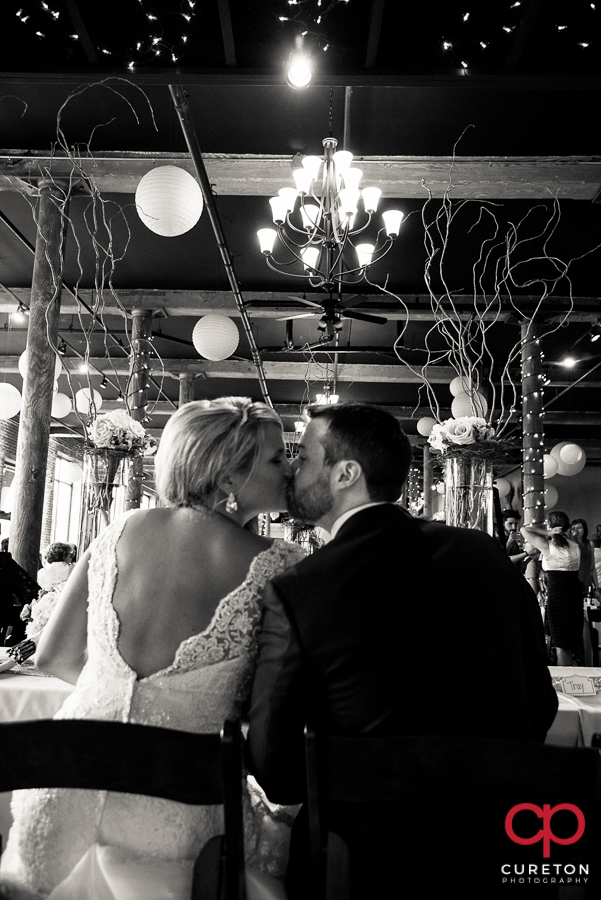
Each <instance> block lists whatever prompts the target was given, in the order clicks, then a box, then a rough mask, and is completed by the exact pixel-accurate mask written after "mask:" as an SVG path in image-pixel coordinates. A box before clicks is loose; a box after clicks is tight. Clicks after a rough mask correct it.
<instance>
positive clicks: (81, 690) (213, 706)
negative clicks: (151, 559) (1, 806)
mask: <svg viewBox="0 0 601 900" xmlns="http://www.w3.org/2000/svg"><path fill="white" fill-rule="evenodd" d="M129 515H131V513H128V514H126V515H125V516H123V517H122V518H120V519H119V520H117V521H116V522H115V523H113V524H112V525H110V526H109V527H108V528H107V529H106V530H105V531H104V532H103V534H102V535H101V537H100V538H99V539H98V541H97V542H96V544H95V547H94V550H93V552H92V555H91V558H90V563H89V569H88V586H89V601H88V604H89V605H88V660H87V662H86V664H85V666H84V668H83V670H82V672H81V675H80V677H79V680H78V682H77V685H76V686H75V689H74V691H73V693H72V694H71V695H70V697H69V698H68V699H67V700H66V702H65V703H64V704H63V706H62V708H61V709H60V710H59V712H58V713H57V715H56V717H55V718H64V719H68V718H77V719H113V720H117V721H120V722H137V723H142V724H147V725H158V726H163V727H166V728H175V729H181V730H184V731H195V732H216V731H219V730H220V729H221V726H222V725H223V722H224V720H225V719H226V718H227V717H228V716H236V715H237V714H238V711H239V708H240V704H241V702H242V701H243V700H244V699H246V697H247V696H248V694H249V691H250V687H251V680H252V675H253V670H254V659H255V654H256V647H257V642H256V635H257V629H258V625H259V616H260V609H259V600H260V597H261V593H262V590H263V587H264V585H265V583H266V582H267V581H268V580H269V579H270V578H272V577H273V576H274V575H277V574H278V573H279V572H281V571H282V570H284V569H286V568H287V567H288V566H290V565H293V564H294V563H295V562H298V561H299V559H300V558H302V556H304V551H303V550H302V549H301V548H300V547H299V546H298V545H296V544H289V543H287V542H285V541H281V540H275V541H274V542H273V544H272V545H271V547H270V548H269V549H267V550H265V551H263V552H262V553H260V554H259V555H258V556H256V557H255V559H254V560H253V562H252V563H251V566H250V568H249V571H248V574H247V576H246V578H245V580H244V582H243V583H242V584H241V585H239V586H238V587H237V588H236V589H235V590H233V591H232V592H231V593H230V594H228V595H227V596H226V597H224V598H223V599H222V600H221V601H220V603H219V604H218V606H217V608H216V610H215V613H214V615H213V619H212V621H211V623H210V624H209V626H208V627H207V628H206V629H205V630H204V631H203V632H201V633H200V634H197V635H194V636H193V637H190V638H188V639H187V640H185V641H183V642H182V643H181V644H180V646H179V648H178V650H177V653H176V655H175V658H174V660H173V662H172V664H171V665H170V666H168V667H167V668H166V669H162V670H161V671H159V672H155V673H154V674H152V675H150V676H148V677H147V678H141V679H138V678H137V675H136V673H135V671H133V669H131V668H130V666H128V664H127V663H126V662H125V660H124V659H123V657H122V656H121V655H120V653H119V651H118V649H117V643H118V637H119V620H118V617H117V614H116V612H115V610H114V608H113V605H112V596H113V592H114V588H115V584H116V579H117V556H116V546H117V542H118V540H119V537H120V535H121V532H122V530H123V528H124V525H125V522H126V521H127V518H128V517H129ZM253 802H254V806H255V812H257V806H258V807H259V808H261V803H260V802H259V803H258V804H257V798H256V795H255V796H254V797H253ZM246 806H247V810H246V816H247V818H248V817H249V816H250V803H248V802H247V803H246ZM12 811H13V817H14V825H13V827H12V829H11V831H10V833H9V838H8V842H7V846H6V850H5V852H4V854H3V855H2V858H1V860H0V891H1V892H3V893H4V894H5V896H6V897H7V898H9V900H42V898H50V897H51V898H52V900H67V898H69V900H71V898H73V900H75V898H77V900H81V898H84V897H90V898H92V897H93V898H94V900H104V898H105V897H106V898H111V900H112V898H115V897H118V898H120V897H121V896H123V897H128V898H131V897H144V900H152V898H161V900H164V898H170V900H171V898H172V900H184V898H186V900H187V898H189V896H190V887H191V879H192V867H193V864H194V859H195V857H196V856H197V854H198V852H199V850H200V848H201V847H202V846H203V844H204V843H205V842H206V841H207V840H209V839H210V838H211V837H213V836H214V835H216V834H219V833H220V832H221V829H222V809H221V807H194V806H187V805H185V804H180V803H175V802H173V801H169V800H161V799H157V798H153V797H141V796H134V795H131V794H117V793H107V792H106V791H79V790H64V789H57V788H53V789H46V790H29V791H16V792H15V793H14V795H13V804H12ZM265 811H266V808H265V807H263V812H265ZM256 821H257V823H258V828H254V829H253V828H249V827H248V822H246V823H245V828H246V832H247V834H246V838H247V845H249V846H247V860H248V857H249V856H250V857H251V859H250V862H251V864H252V865H255V866H256V865H257V859H258V860H259V867H260V868H264V870H267V871H269V869H270V864H269V862H268V861H267V862H266V863H265V865H263V866H261V862H260V856H261V854H262V853H263V854H264V853H265V847H264V846H263V848H262V849H261V844H263V845H264V843H265V840H264V837H265V836H264V835H263V836H261V835H260V834H258V831H260V824H261V814H260V811H259V815H258V816H256ZM275 830H276V831H277V828H276V829H275ZM253 855H254V857H255V859H254V861H253V859H252V857H253ZM268 856H269V854H267V857H268ZM271 869H272V872H273V865H272V867H271ZM276 874H279V873H276ZM132 880H133V882H134V883H135V884H137V885H139V889H136V890H135V892H131V891H132ZM140 888H141V890H140ZM121 891H123V893H121Z"/></svg>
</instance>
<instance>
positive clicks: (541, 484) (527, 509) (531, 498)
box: [522, 320, 545, 525]
mask: <svg viewBox="0 0 601 900" xmlns="http://www.w3.org/2000/svg"><path fill="white" fill-rule="evenodd" d="M522 448H523V449H522V460H523V496H524V518H523V522H524V525H539V524H540V523H541V522H544V521H545V479H544V455H545V435H544V425H543V362H542V353H541V347H540V340H539V337H538V328H537V325H536V323H535V322H534V321H532V320H531V321H528V322H524V323H523V325H522Z"/></svg>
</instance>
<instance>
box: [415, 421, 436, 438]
mask: <svg viewBox="0 0 601 900" xmlns="http://www.w3.org/2000/svg"><path fill="white" fill-rule="evenodd" d="M435 425H436V419H433V418H432V417H431V416H424V417H423V419H419V420H418V423H417V430H418V433H419V434H422V435H423V436H424V437H428V435H429V434H430V432H431V431H432V429H433V428H434V426H435Z"/></svg>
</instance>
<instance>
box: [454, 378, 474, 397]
mask: <svg viewBox="0 0 601 900" xmlns="http://www.w3.org/2000/svg"><path fill="white" fill-rule="evenodd" d="M471 386H472V383H471V381H470V379H469V378H466V377H465V375H458V376H457V377H456V378H453V380H452V382H451V383H450V385H449V390H450V392H451V393H452V395H453V397H456V396H457V395H458V394H469V392H470V388H471Z"/></svg>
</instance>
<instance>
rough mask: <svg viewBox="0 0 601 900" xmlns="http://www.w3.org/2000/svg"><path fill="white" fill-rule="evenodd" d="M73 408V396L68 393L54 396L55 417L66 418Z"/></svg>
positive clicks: (53, 415) (53, 409)
mask: <svg viewBox="0 0 601 900" xmlns="http://www.w3.org/2000/svg"><path fill="white" fill-rule="evenodd" d="M72 409H73V404H72V403H71V398H70V397H67V395H66V394H55V395H54V397H53V398H52V410H51V415H52V417H53V418H54V419H64V418H65V416H68V415H69V413H70V412H71V410H72Z"/></svg>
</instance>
